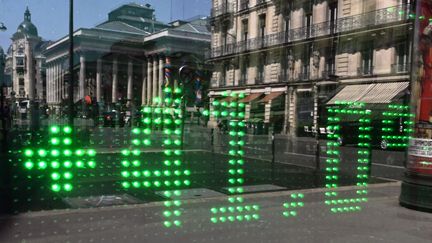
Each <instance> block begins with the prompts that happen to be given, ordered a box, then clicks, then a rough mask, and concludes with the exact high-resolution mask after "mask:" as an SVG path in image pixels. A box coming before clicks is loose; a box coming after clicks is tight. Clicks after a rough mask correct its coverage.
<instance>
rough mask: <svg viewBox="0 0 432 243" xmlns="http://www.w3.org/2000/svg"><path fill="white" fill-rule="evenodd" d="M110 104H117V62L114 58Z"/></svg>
mask: <svg viewBox="0 0 432 243" xmlns="http://www.w3.org/2000/svg"><path fill="white" fill-rule="evenodd" d="M112 79H113V80H112V95H111V96H112V103H117V86H118V60H117V57H114V60H113V71H112Z"/></svg>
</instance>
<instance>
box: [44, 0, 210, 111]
mask: <svg viewBox="0 0 432 243" xmlns="http://www.w3.org/2000/svg"><path fill="white" fill-rule="evenodd" d="M207 25H208V22H207V19H205V18H204V19H201V18H198V19H193V20H191V21H176V22H173V23H170V24H163V23H161V22H159V21H156V19H155V17H154V9H152V8H151V7H150V6H149V5H139V4H134V3H132V4H126V5H123V6H121V7H119V8H117V9H114V10H113V11H111V12H110V13H109V14H108V20H107V21H105V22H103V23H102V24H99V25H97V26H95V27H93V28H80V29H78V30H76V31H75V32H74V43H75V45H74V55H75V63H74V73H73V75H74V80H75V87H74V94H75V97H74V101H75V102H79V101H85V102H92V103H95V102H97V103H98V104H100V105H102V106H104V107H109V106H110V107H112V106H114V105H116V104H119V103H125V102H127V103H128V104H130V102H133V103H134V104H135V105H142V104H151V103H152V102H153V98H155V97H157V96H160V95H161V93H162V92H161V90H162V89H161V87H162V85H163V83H164V80H165V78H164V76H165V73H164V72H165V69H164V68H165V67H166V65H171V66H170V67H171V68H172V69H173V70H174V69H175V68H177V67H179V66H181V65H185V64H188V65H189V66H191V67H192V68H196V69H199V68H200V67H202V66H200V64H202V63H204V50H206V49H208V48H209V46H210V36H211V35H210V32H209V30H208V27H207ZM68 46H69V41H68V37H64V38H61V39H59V40H57V41H55V42H54V43H52V44H51V45H50V46H48V47H47V50H46V51H45V52H44V54H45V55H46V56H47V60H46V63H47V89H48V92H47V102H48V105H49V106H51V107H53V108H59V107H61V104H62V101H63V100H64V99H66V98H68V93H67V85H68V81H67V80H66V77H67V75H65V74H66V72H67V71H68V68H67V67H68ZM209 78H210V77H209Z"/></svg>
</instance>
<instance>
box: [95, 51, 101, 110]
mask: <svg viewBox="0 0 432 243" xmlns="http://www.w3.org/2000/svg"><path fill="white" fill-rule="evenodd" d="M101 95H102V59H100V58H98V59H97V61H96V102H97V103H100V102H101Z"/></svg>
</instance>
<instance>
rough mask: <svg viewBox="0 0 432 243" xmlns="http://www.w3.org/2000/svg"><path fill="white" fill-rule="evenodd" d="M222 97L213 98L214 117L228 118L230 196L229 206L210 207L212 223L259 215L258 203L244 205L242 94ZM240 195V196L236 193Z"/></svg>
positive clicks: (239, 219) (253, 218) (248, 218)
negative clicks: (218, 98)
mask: <svg viewBox="0 0 432 243" xmlns="http://www.w3.org/2000/svg"><path fill="white" fill-rule="evenodd" d="M223 96H224V98H223V100H220V101H218V100H215V101H213V103H212V105H213V112H212V115H213V116H214V117H215V118H221V119H227V121H228V133H229V135H230V141H229V143H228V144H229V151H228V154H229V160H228V165H229V166H228V182H227V183H228V185H229V186H228V192H229V194H230V195H231V196H230V197H229V198H228V202H229V205H228V206H221V207H213V208H211V209H210V212H211V215H212V216H211V218H210V221H211V222H212V223H225V222H236V221H251V220H258V219H259V218H260V215H259V210H260V207H259V205H250V204H245V202H244V198H243V196H238V195H239V194H242V193H244V189H243V185H244V182H245V180H244V173H245V171H244V170H245V168H244V163H245V162H244V155H245V152H244V145H245V141H244V137H245V135H246V133H245V127H246V124H245V122H244V107H245V106H244V104H243V103H240V102H238V101H237V100H239V99H242V98H244V94H243V93H228V92H224V93H223ZM236 195H237V196H236Z"/></svg>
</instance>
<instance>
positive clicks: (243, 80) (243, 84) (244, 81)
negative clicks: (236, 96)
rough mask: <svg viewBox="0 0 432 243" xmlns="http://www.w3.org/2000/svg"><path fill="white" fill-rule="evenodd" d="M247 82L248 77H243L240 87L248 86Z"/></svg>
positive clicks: (239, 82) (240, 80)
mask: <svg viewBox="0 0 432 243" xmlns="http://www.w3.org/2000/svg"><path fill="white" fill-rule="evenodd" d="M247 80H248V78H247V77H241V78H240V79H239V81H238V86H246V84H247Z"/></svg>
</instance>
